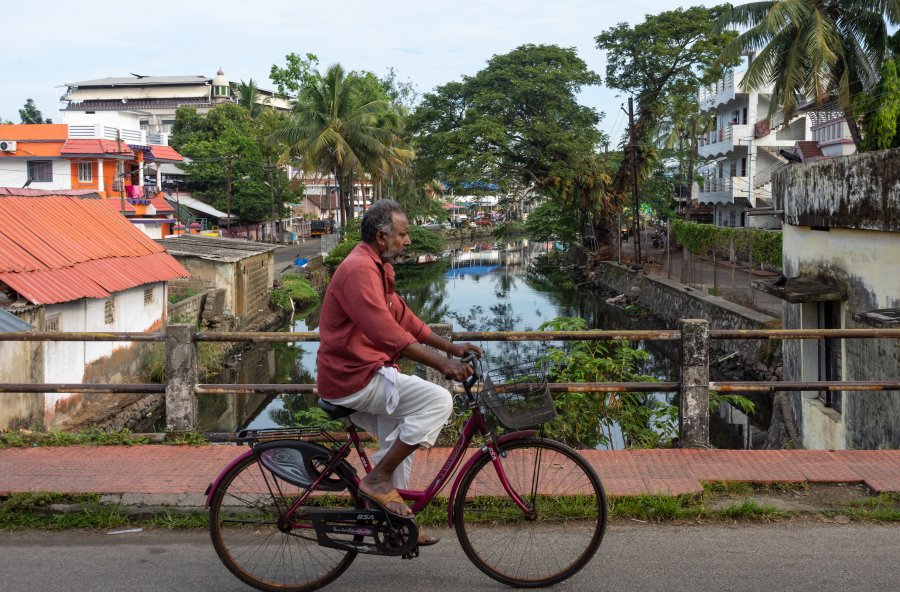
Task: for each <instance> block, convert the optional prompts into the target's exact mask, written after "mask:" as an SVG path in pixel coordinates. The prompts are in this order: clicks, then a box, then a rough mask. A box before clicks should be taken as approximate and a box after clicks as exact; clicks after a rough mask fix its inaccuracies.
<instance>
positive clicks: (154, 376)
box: [144, 341, 231, 383]
mask: <svg viewBox="0 0 900 592" xmlns="http://www.w3.org/2000/svg"><path fill="white" fill-rule="evenodd" d="M230 345H231V344H229V343H225V342H219V341H201V342H200V343H198V344H197V364H198V367H199V370H200V378H201V379H203V380H206V379H208V378H211V377H213V376H215V375H216V374H218V373H219V372H221V371H222V370H223V369H224V367H225V366H224V361H225V354H226V352H227V351H228V348H229V347H230ZM144 375H145V377H146V378H147V380H149V381H150V382H155V383H163V382H165V381H166V345H165V344H164V343H154V344H153V345H152V346H151V347H149V348H148V349H147V357H146V358H145V364H144Z"/></svg>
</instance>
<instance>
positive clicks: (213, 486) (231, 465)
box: [203, 450, 253, 509]
mask: <svg viewBox="0 0 900 592" xmlns="http://www.w3.org/2000/svg"><path fill="white" fill-rule="evenodd" d="M248 456H253V451H252V450H248V451H247V452H245V453H244V454H239V455H238V456H236V457H235V458H234V460H232V461H231V462H230V463H228V465H227V466H226V467H225V468H224V469H222V470H221V471H219V474H218V475H216V478H215V479H213V482H212V483H210V484H209V485H208V486H207V487H206V503H205V504H203V507H204V508H207V509H209V504H210V503H212V497H213V495H214V494H215V493H216V490H217V489H218V488H219V484H220V483H222V479H224V478H225V475H227V474H228V472H229V471H231V469H233V468H234V467H235V465H237V464H238V463H239V462H241V461H242V460H244V459H245V458H247V457H248Z"/></svg>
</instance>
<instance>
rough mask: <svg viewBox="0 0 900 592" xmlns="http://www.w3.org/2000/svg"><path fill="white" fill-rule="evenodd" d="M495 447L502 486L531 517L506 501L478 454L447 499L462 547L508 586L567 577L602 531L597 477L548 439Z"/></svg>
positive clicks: (566, 449)
mask: <svg viewBox="0 0 900 592" xmlns="http://www.w3.org/2000/svg"><path fill="white" fill-rule="evenodd" d="M498 449H499V451H500V457H501V462H502V465H503V471H504V473H505V474H506V477H507V479H508V481H509V483H510V485H511V486H512V487H513V489H514V490H515V491H516V492H517V493H518V494H519V495H520V497H522V499H523V500H524V501H525V502H526V503H527V504H528V505H529V506H530V507H533V508H536V514H535V515H534V516H533V517H529V516H526V515H525V513H524V512H523V511H522V510H521V509H520V508H519V507H518V506H517V505H516V504H515V503H514V502H513V500H512V498H510V497H509V496H508V494H507V493H506V492H505V491H504V489H503V486H502V484H501V482H500V479H499V477H498V475H497V471H496V470H495V469H494V466H493V464H492V463H491V458H490V456H489V455H484V456H483V457H482V458H480V459H479V460H478V461H476V462H475V464H474V465H472V466H471V467H470V468H469V470H467V471H466V473H465V475H463V478H462V482H461V484H460V488H459V492H458V493H457V496H456V500H455V502H454V514H453V515H454V524H455V528H456V535H457V537H458V538H459V543H460V545H461V546H462V548H463V551H465V553H466V555H467V556H468V557H469V559H470V560H471V561H472V563H474V564H475V565H476V566H477V567H478V569H480V570H481V571H482V572H484V573H485V574H487V575H488V576H490V577H491V578H493V579H495V580H497V581H499V582H502V583H504V584H507V585H509V586H514V587H518V588H540V587H544V586H551V585H553V584H556V583H558V582H561V581H563V580H565V579H567V578H569V577H571V576H572V575H574V574H575V573H577V572H578V571H579V570H580V569H581V568H583V567H584V566H585V565H587V563H588V562H589V561H590V560H591V558H592V557H593V556H594V554H595V553H596V552H597V549H598V548H599V547H600V543H601V542H602V541H603V535H604V532H605V531H606V515H607V506H606V494H605V492H604V491H603V484H602V483H601V482H600V478H599V477H597V474H596V472H594V470H593V469H592V468H591V466H590V465H589V464H588V463H587V461H585V460H584V458H583V457H582V456H581V455H580V454H578V453H577V452H575V451H574V450H572V449H571V448H569V447H568V446H566V445H565V444H561V443H559V442H556V441H553V440H544V439H539V438H528V439H522V440H513V441H511V442H506V443H504V444H501V445H499V447H498ZM535 502H536V505H535Z"/></svg>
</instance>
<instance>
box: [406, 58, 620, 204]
mask: <svg viewBox="0 0 900 592" xmlns="http://www.w3.org/2000/svg"><path fill="white" fill-rule="evenodd" d="M599 83H600V78H599V76H597V75H596V74H595V73H593V72H591V71H590V70H589V69H588V67H587V65H586V64H585V63H584V61H583V60H581V59H580V58H579V57H578V56H577V54H576V53H575V50H574V49H566V48H561V47H557V46H554V45H523V46H521V47H519V48H517V49H515V50H513V51H511V52H510V53H507V54H504V55H497V56H494V57H493V58H491V59H490V60H489V61H488V64H487V67H486V68H484V69H483V70H481V71H480V72H478V73H477V74H475V75H474V76H465V77H463V80H462V82H451V83H449V84H446V85H444V86H441V87H438V88H437V89H436V91H435V92H434V93H428V94H426V95H425V97H424V98H423V100H422V103H421V104H420V105H419V106H418V108H417V109H416V111H415V112H414V113H413V115H412V116H411V121H410V128H411V129H412V130H413V135H414V138H415V144H414V146H415V149H416V169H417V178H418V180H419V181H420V182H421V183H425V182H428V181H429V180H431V179H440V180H442V181H445V182H450V183H460V182H466V181H476V180H480V179H485V180H489V181H491V182H494V183H497V184H499V185H500V187H501V189H506V187H507V186H508V185H509V183H510V182H512V181H518V182H521V183H523V184H525V185H526V186H529V187H536V188H538V189H540V190H546V189H552V188H554V187H558V186H559V183H560V180H561V178H562V177H568V176H571V175H572V174H573V173H572V167H571V163H572V159H573V157H575V156H576V155H579V154H592V153H593V152H594V150H595V148H596V147H597V146H598V145H599V144H600V142H601V141H602V139H603V135H602V133H601V132H600V131H599V130H598V129H597V124H598V123H599V121H600V116H599V115H598V114H597V113H596V112H595V111H594V110H593V109H591V108H589V107H585V106H583V105H579V104H578V102H577V100H576V96H577V94H578V92H579V91H580V90H581V89H582V88H583V87H585V86H592V85H597V84H599Z"/></svg>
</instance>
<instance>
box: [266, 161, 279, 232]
mask: <svg viewBox="0 0 900 592" xmlns="http://www.w3.org/2000/svg"><path fill="white" fill-rule="evenodd" d="M266 169H267V170H268V173H269V195H271V196H272V226H271V228H272V232H271V236H270V237H269V242H270V243H272V244H273V245H274V244H275V232H276V231H275V226H276V224H277V222H275V181H274V175H273V174H272V173H273V171H272V169H273V167H272V165H270V164H269V163H268V162H267V163H266Z"/></svg>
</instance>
